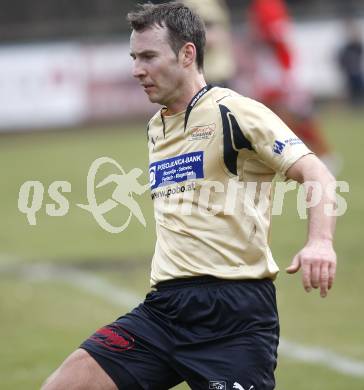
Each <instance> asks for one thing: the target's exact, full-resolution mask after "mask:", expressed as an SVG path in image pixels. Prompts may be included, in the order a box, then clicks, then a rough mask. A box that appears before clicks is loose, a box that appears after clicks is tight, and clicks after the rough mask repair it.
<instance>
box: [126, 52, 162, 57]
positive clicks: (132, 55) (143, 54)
mask: <svg viewBox="0 0 364 390" xmlns="http://www.w3.org/2000/svg"><path fill="white" fill-rule="evenodd" d="M148 54H157V52H156V51H155V50H144V51H141V52H139V53H135V52H130V56H131V57H132V58H135V57H136V56H137V55H138V56H139V57H143V56H146V55H148Z"/></svg>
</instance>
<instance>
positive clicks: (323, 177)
mask: <svg viewBox="0 0 364 390" xmlns="http://www.w3.org/2000/svg"><path fill="white" fill-rule="evenodd" d="M286 176H287V177H288V178H289V179H293V180H295V181H298V182H299V183H306V184H308V183H307V182H314V183H315V184H316V185H318V186H321V189H322V196H321V197H320V201H319V202H318V203H317V205H316V206H313V207H310V208H309V210H308V236H307V242H306V244H305V246H304V247H303V249H301V250H300V251H299V252H298V253H297V255H296V256H295V257H294V258H293V261H292V264H291V265H290V266H289V267H288V268H287V269H286V271H287V272H288V273H290V274H293V273H296V272H297V271H298V270H299V269H300V268H302V282H303V285H304V288H305V289H306V291H307V292H309V291H311V289H312V287H313V288H320V295H321V297H325V296H326V295H327V291H328V290H329V289H330V288H331V287H332V284H333V281H334V278H335V273H336V253H335V251H334V248H333V237H334V231H335V220H336V218H335V217H333V216H329V215H327V214H326V213H325V210H324V206H325V204H326V205H327V204H334V203H335V192H334V189H332V190H330V191H328V189H329V188H330V184H331V183H332V182H334V181H335V178H334V177H333V176H332V175H331V173H330V172H329V171H328V169H327V168H326V166H325V165H324V164H323V163H322V162H321V161H320V160H319V159H318V158H317V157H316V156H314V155H311V154H310V155H307V156H304V157H302V158H301V159H299V160H298V161H297V162H296V163H294V164H293V165H292V166H291V167H290V168H289V169H288V171H287V173H286ZM308 187H309V186H308ZM331 187H332V188H333V187H334V186H331ZM311 196H312V191H311V190H310V189H308V191H307V200H308V201H309V200H310V197H311Z"/></svg>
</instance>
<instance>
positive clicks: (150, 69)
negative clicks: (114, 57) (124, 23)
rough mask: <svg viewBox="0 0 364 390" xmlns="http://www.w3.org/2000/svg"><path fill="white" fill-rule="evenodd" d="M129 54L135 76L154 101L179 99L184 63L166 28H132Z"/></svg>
mask: <svg viewBox="0 0 364 390" xmlns="http://www.w3.org/2000/svg"><path fill="white" fill-rule="evenodd" d="M130 54H131V56H132V58H133V59H134V66H133V76H134V77H135V78H137V79H138V80H139V82H140V84H141V85H142V86H143V87H144V91H145V92H146V93H147V95H148V97H149V100H150V101H151V102H153V103H159V104H162V105H166V106H168V105H169V104H171V103H173V102H174V101H175V100H176V99H178V96H179V93H178V92H179V89H180V88H179V87H180V86H181V83H183V73H184V72H183V66H182V65H181V64H180V61H179V60H178V58H177V57H176V54H175V53H174V52H173V50H172V48H171V47H170V45H169V43H168V33H167V29H166V28H164V27H159V26H154V27H151V28H148V29H146V30H144V31H140V32H138V31H133V32H132V34H131V37H130Z"/></svg>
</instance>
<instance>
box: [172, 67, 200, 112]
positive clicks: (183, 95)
mask: <svg viewBox="0 0 364 390" xmlns="http://www.w3.org/2000/svg"><path fill="white" fill-rule="evenodd" d="M205 85H206V81H205V78H204V76H203V74H202V73H198V75H197V76H196V77H195V78H193V79H192V80H191V81H190V82H186V83H184V84H183V86H182V87H181V88H180V90H179V96H178V99H176V100H174V101H173V102H171V103H168V104H166V107H167V110H166V111H165V112H164V115H166V116H168V115H174V114H177V113H179V112H182V111H184V110H185V109H186V108H187V106H188V103H189V102H190V101H191V99H192V98H193V96H195V95H196V93H197V92H198V91H199V90H200V89H202V88H203V87H204V86H205Z"/></svg>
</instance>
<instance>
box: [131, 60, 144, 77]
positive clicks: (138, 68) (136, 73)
mask: <svg viewBox="0 0 364 390" xmlns="http://www.w3.org/2000/svg"><path fill="white" fill-rule="evenodd" d="M145 75H146V71H145V69H144V67H143V66H142V65H141V63H140V61H138V60H137V59H136V60H135V61H134V63H133V77H135V78H137V79H140V78H143V77H145Z"/></svg>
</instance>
